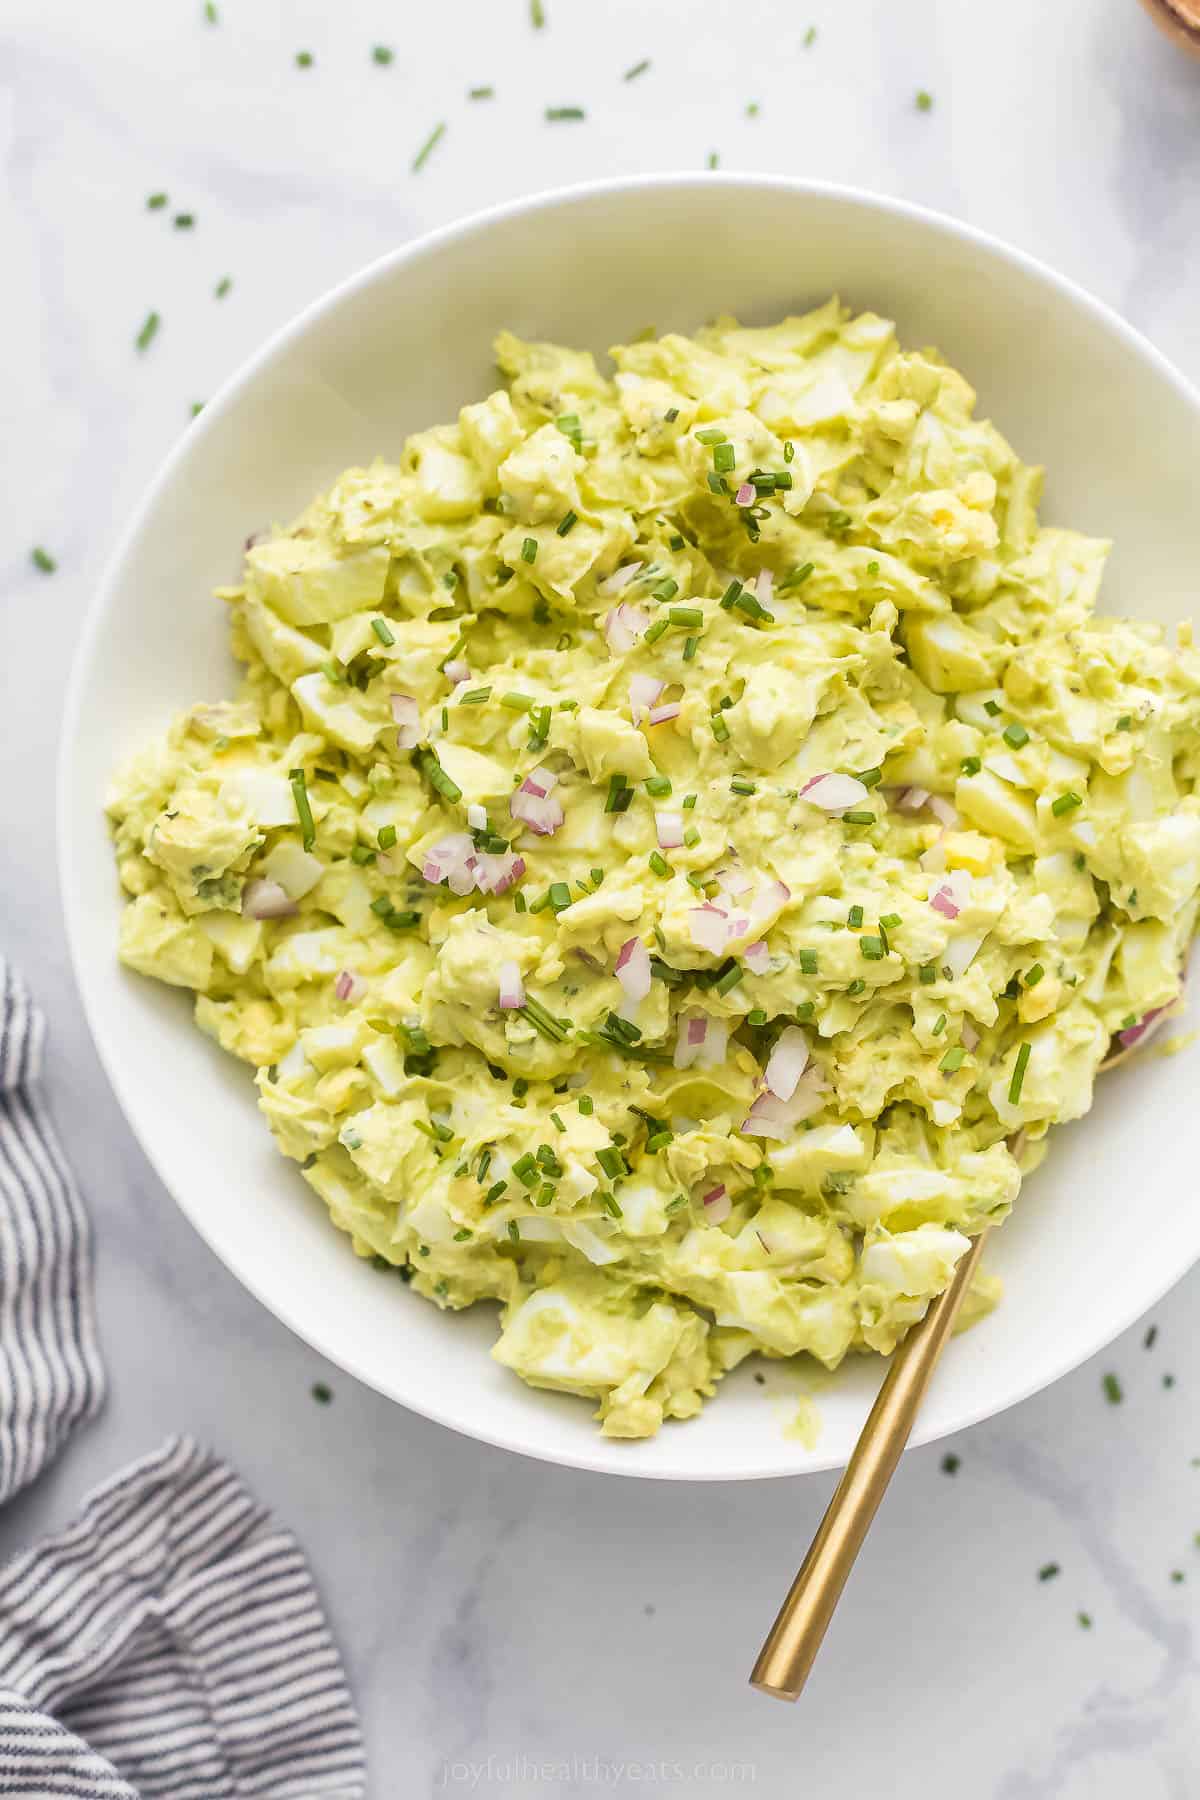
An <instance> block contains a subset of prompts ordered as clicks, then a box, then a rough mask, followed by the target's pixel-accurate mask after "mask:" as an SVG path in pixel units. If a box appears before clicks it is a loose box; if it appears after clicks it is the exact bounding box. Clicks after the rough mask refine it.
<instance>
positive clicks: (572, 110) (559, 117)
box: [546, 106, 587, 125]
mask: <svg viewBox="0 0 1200 1800" xmlns="http://www.w3.org/2000/svg"><path fill="white" fill-rule="evenodd" d="M546 118H547V120H548V121H549V123H550V124H552V125H554V124H557V123H559V122H561V121H565V120H574V119H586V118H587V114H586V113H585V112H584V110H583V108H582V106H548V107H547V108H546Z"/></svg>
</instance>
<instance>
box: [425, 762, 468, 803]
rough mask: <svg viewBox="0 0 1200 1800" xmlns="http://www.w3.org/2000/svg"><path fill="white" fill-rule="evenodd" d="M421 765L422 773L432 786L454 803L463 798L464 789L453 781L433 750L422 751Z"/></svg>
mask: <svg viewBox="0 0 1200 1800" xmlns="http://www.w3.org/2000/svg"><path fill="white" fill-rule="evenodd" d="M420 765H421V770H422V773H423V774H424V776H425V779H426V781H427V782H428V783H429V785H430V787H431V788H435V789H436V791H437V792H438V793H439V794H441V795H442V796H443V797H444V798H445V799H447V800H449V801H451V802H452V803H453V802H454V801H456V800H461V799H462V789H461V788H460V787H459V785H458V783H457V782H456V781H453V780H452V779H451V778H450V776H449V775H447V773H446V771H445V769H443V767H442V765H441V763H440V762H439V761H438V759H437V757H436V755H435V754H434V752H433V751H432V750H423V751H422V752H421V756H420Z"/></svg>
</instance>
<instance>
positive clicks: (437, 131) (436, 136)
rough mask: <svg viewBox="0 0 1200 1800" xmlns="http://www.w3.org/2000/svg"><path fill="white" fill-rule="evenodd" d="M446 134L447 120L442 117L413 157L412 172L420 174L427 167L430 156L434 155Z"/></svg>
mask: <svg viewBox="0 0 1200 1800" xmlns="http://www.w3.org/2000/svg"><path fill="white" fill-rule="evenodd" d="M445 135H446V121H445V120H444V119H442V120H440V121H439V122H438V124H436V125H435V126H434V128H433V130H432V131H431V132H430V134H429V136H428V137H427V138H426V139H425V142H424V143H423V144H422V145H421V148H420V149H419V150H418V151H417V154H416V155H415V156H414V157H413V161H412V172H413V174H414V175H419V174H420V173H421V170H422V169H423V168H424V167H425V164H426V163H427V162H428V161H429V158H430V157H431V156H432V155H433V153H434V151H435V150H436V149H437V147H438V145H439V144H440V143H441V141H442V139H443V138H444V137H445Z"/></svg>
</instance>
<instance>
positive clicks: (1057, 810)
mask: <svg viewBox="0 0 1200 1800" xmlns="http://www.w3.org/2000/svg"><path fill="white" fill-rule="evenodd" d="M1082 805H1083V796H1082V795H1081V794H1076V793H1073V792H1072V791H1071V789H1069V788H1068V790H1067V792H1066V793H1065V794H1060V795H1059V796H1058V799H1057V800H1054V801H1052V802H1051V804H1050V811H1051V812H1052V813H1053V814H1054V816H1055V818H1056V819H1061V818H1062V816H1063V814H1064V813H1069V812H1074V810H1075V808H1076V807H1077V806H1082Z"/></svg>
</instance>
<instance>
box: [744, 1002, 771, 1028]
mask: <svg viewBox="0 0 1200 1800" xmlns="http://www.w3.org/2000/svg"><path fill="white" fill-rule="evenodd" d="M766 1022H767V1014H766V1009H765V1008H764V1007H761V1006H755V1007H753V1008H752V1009H751V1010H750V1011H749V1012H748V1013H747V1014H746V1023H747V1025H765V1024H766Z"/></svg>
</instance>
